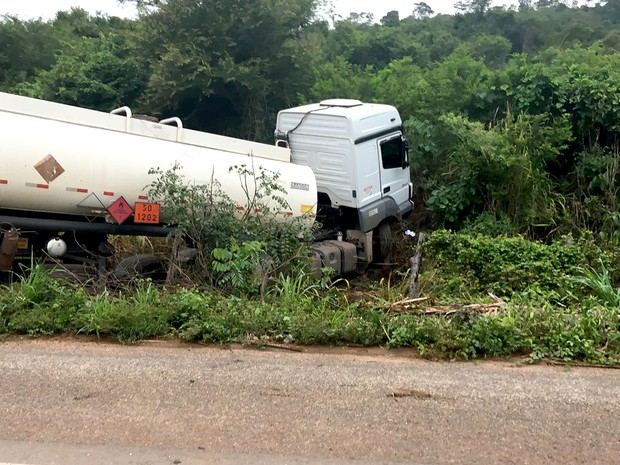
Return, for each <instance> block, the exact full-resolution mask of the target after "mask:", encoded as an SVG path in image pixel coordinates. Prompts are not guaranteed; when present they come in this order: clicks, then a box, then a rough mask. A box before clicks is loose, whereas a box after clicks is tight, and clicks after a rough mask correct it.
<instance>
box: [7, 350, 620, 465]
mask: <svg viewBox="0 0 620 465" xmlns="http://www.w3.org/2000/svg"><path fill="white" fill-rule="evenodd" d="M0 419H1V420H0V462H14V463H17V462H18V461H19V463H30V464H41V465H55V463H62V462H61V461H60V460H61V459H58V457H63V455H62V454H61V453H58V452H55V454H56V455H54V454H51V453H50V452H49V451H50V450H54V451H58V450H65V451H69V450H72V451H74V452H75V453H76V454H78V452H79V451H82V452H83V453H84V454H86V453H87V451H90V452H93V451H96V450H103V449H102V448H107V449H106V450H109V451H111V454H112V455H114V456H115V457H116V459H117V461H115V462H113V463H155V462H153V461H150V460H147V459H144V460H143V461H140V460H139V459H138V457H139V455H140V454H143V455H144V457H146V456H147V455H145V454H147V453H148V451H151V452H152V453H155V452H157V453H158V454H160V455H161V457H164V456H165V457H168V459H162V461H161V463H175V460H176V461H178V463H184V464H185V465H187V464H190V463H222V464H223V463H246V462H244V460H246V459H247V463H263V462H261V460H263V461H264V463H317V464H319V463H323V464H327V463H330V464H332V463H333V464H335V463H343V464H344V463H347V464H348V463H359V464H361V463H386V464H387V463H410V464H430V465H443V464H484V465H490V464H536V465H539V464H540V465H544V464H601V465H602V464H609V465H611V464H617V463H620V459H619V457H620V371H619V370H613V369H596V368H564V367H550V366H544V365H536V366H529V365H523V364H520V363H515V362H498V361H493V362H480V363H472V362H467V363H448V362H443V363H435V362H428V361H424V360H419V359H416V358H415V357H413V356H412V354H411V353H410V352H409V351H406V350H400V351H385V350H383V349H380V348H372V349H363V348H311V349H307V348H294V350H282V349H275V348H267V349H266V350H255V349H244V348H239V347H235V348H220V347H207V346H199V345H184V344H178V343H168V342H157V341H152V342H146V343H143V344H140V345H136V346H120V345H115V344H109V343H100V342H99V343H98V342H93V341H85V340H76V339H71V338H58V339H48V340H42V339H41V340H8V341H4V342H1V343H0ZM35 445H36V447H35ZM63 448H64V449H63ZM130 450H135V455H133V454H131V456H130V455H129V452H127V451H130ZM172 450H174V451H175V452H174V454H173V455H174V457H177V458H174V459H173V458H171V457H173V455H171V454H168V455H166V451H172ZM66 453H68V452H66ZM183 454H185V455H183ZM196 454H198V458H196V457H197V455H196ZM200 454H203V456H201V455H200ZM207 456H208V457H211V461H208V460H207V458H206V457H207ZM55 457H56V458H55ZM66 457H68V456H65V459H66ZM72 457H73V456H72ZM85 457H86V455H85ZM89 457H90V458H89V459H85V461H84V462H83V463H89V465H95V464H96V463H97V462H96V461H94V460H93V458H92V456H90V455H89ZM119 457H120V458H119ZM122 457H126V458H127V460H126V461H123V459H122ZM130 457H131V458H130ZM201 457H202V458H201ZM213 457H219V459H218V460H215V459H214V458H213ZM225 457H228V458H229V459H230V461H229V462H227V461H226V460H224V458H225ZM240 457H245V459H244V460H241V459H240ZM56 460H57V461H56ZM74 463H76V464H78V463H81V462H78V460H77V459H75V460H74ZM102 463H112V462H110V461H109V460H108V461H104V462H102ZM158 463H159V462H158Z"/></svg>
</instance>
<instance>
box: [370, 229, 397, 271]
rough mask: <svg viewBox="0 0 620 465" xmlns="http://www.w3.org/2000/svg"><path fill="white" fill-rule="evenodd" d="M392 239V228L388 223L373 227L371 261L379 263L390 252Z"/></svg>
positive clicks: (392, 245)
mask: <svg viewBox="0 0 620 465" xmlns="http://www.w3.org/2000/svg"><path fill="white" fill-rule="evenodd" d="M393 248H394V241H393V239H392V228H391V227H390V224H389V223H383V224H381V225H379V226H378V227H376V228H375V230H374V231H373V237H372V256H373V262H375V263H380V262H382V261H384V260H385V259H386V258H388V257H389V255H390V254H391V253H392V249H393Z"/></svg>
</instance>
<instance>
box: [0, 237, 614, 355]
mask: <svg viewBox="0 0 620 465" xmlns="http://www.w3.org/2000/svg"><path fill="white" fill-rule="evenodd" d="M439 239H440V241H439V243H437V244H436V245H435V247H438V246H439V245H441V248H440V253H438V254H435V255H434V256H433V257H432V258H433V259H434V260H435V261H434V262H432V261H431V260H428V262H427V263H429V262H430V263H432V265H433V268H431V269H429V270H427V272H426V273H427V274H425V276H426V278H425V279H426V280H427V282H426V283H425V287H423V288H424V289H428V290H429V291H432V292H435V294H434V295H433V294H432V292H429V293H428V294H427V296H429V297H431V298H432V299H435V302H448V301H454V300H455V299H457V297H458V295H460V297H461V298H463V296H467V298H468V299H470V300H468V303H474V302H483V301H484V298H485V297H486V293H484V294H482V293H475V292H469V288H466V287H463V288H464V289H465V290H466V291H468V293H467V294H465V293H460V294H458V295H457V294H443V296H442V294H441V293H438V292H437V289H438V285H439V284H442V283H443V284H445V283H451V282H456V280H457V279H459V276H460V279H461V281H462V282H465V283H466V284H467V283H477V284H476V285H477V286H478V287H477V289H488V288H489V286H492V287H493V288H494V289H497V288H499V289H500V290H501V289H502V288H501V287H500V286H498V285H497V283H503V284H504V285H505V284H506V283H511V282H515V281H514V278H511V277H504V276H501V273H506V272H512V271H514V272H516V273H517V275H518V276H519V277H520V279H521V280H522V281H521V282H519V283H518V286H515V287H513V288H510V287H508V288H506V289H505V294H504V295H503V296H504V297H505V300H506V302H507V304H506V305H505V306H503V307H502V308H501V309H500V310H498V311H496V312H494V313H489V314H478V313H456V314H450V315H445V314H444V315H442V314H425V313H424V309H423V308H422V309H420V311H418V312H416V311H415V310H413V311H412V313H405V314H403V313H397V312H387V311H386V310H385V309H386V305H388V304H389V303H393V302H395V301H398V300H401V299H402V298H403V297H404V296H405V294H406V291H407V287H408V286H407V275H406V274H399V273H393V274H392V275H391V276H390V277H389V278H386V279H384V280H381V281H379V282H377V283H376V284H374V285H373V284H370V285H368V284H366V287H365V288H364V290H359V289H356V290H351V289H350V287H349V283H348V282H347V286H346V288H343V287H342V286H339V285H334V283H331V282H330V281H329V279H328V275H327V274H326V275H325V276H324V277H323V278H322V279H320V280H318V281H317V280H315V279H313V278H312V276H310V275H309V274H308V273H307V272H304V271H303V270H302V271H300V270H296V271H293V272H290V273H288V274H283V273H282V274H279V275H278V277H277V278H275V279H274V280H273V281H272V282H271V289H270V291H269V292H267V293H266V294H265V296H264V298H262V299H261V298H259V297H258V296H254V297H252V296H251V294H248V295H246V296H244V295H241V296H235V295H232V296H231V295H229V294H226V293H223V292H218V291H209V292H204V291H200V290H190V289H166V288H162V287H157V286H155V285H154V284H153V283H152V282H150V281H148V280H143V281H137V282H136V283H134V285H133V287H131V288H125V289H124V290H123V291H115V292H111V291H106V292H103V293H100V294H97V295H89V294H87V293H86V292H85V291H84V290H82V289H81V288H77V287H72V286H70V285H67V284H62V283H60V282H58V281H56V280H55V279H53V278H52V276H50V274H49V273H48V272H47V271H46V270H45V269H43V268H42V267H35V269H34V270H33V271H32V272H31V273H30V274H29V275H28V276H27V277H24V278H22V279H21V280H19V281H18V282H16V283H15V284H13V285H10V286H4V287H0V334H27V335H31V336H38V335H49V334H59V333H65V332H69V333H75V334H92V335H96V336H98V337H106V338H114V339H116V340H118V341H121V342H124V343H132V342H137V341H140V340H142V339H145V338H151V337H170V338H178V339H180V340H183V341H201V342H208V343H220V344H229V343H233V342H238V343H246V342H248V341H251V342H253V343H255V342H257V341H258V343H262V342H265V341H282V340H285V341H289V342H296V343H299V344H362V345H386V346H388V347H411V348H413V350H415V351H416V352H417V353H419V354H420V355H421V356H424V357H431V358H460V359H477V358H485V357H510V356H513V355H527V356H528V357H529V359H530V360H532V361H536V360H540V359H543V358H553V359H559V360H562V361H566V362H568V361H587V362H591V363H597V364H619V363H620V313H619V311H620V306H619V302H618V300H619V299H618V295H619V294H620V292H619V291H618V290H617V288H616V287H615V285H614V280H613V273H612V271H610V270H609V267H608V265H607V264H606V263H607V262H606V259H604V258H603V257H602V256H600V257H599V258H600V260H596V261H595V262H596V263H597V264H598V266H597V268H596V270H595V269H594V268H593V267H591V266H590V265H588V264H587V262H585V259H586V251H587V247H582V246H580V247H579V249H578V250H576V249H574V248H572V245H567V246H559V245H555V246H553V248H552V249H550V250H547V249H545V248H544V247H543V246H542V245H541V244H536V245H535V246H532V245H530V244H526V243H522V242H520V241H516V242H515V241H512V240H511V241H508V242H509V243H508V245H505V244H504V245H502V244H501V241H502V240H503V239H501V238H500V239H496V241H495V243H494V244H493V243H491V242H489V241H487V240H486V239H478V240H477V242H476V241H474V240H473V239H472V238H471V237H469V236H467V237H465V238H463V237H456V238H454V237H451V236H447V233H443V232H442V233H440V236H439ZM437 240H438V239H436V241H437ZM463 241H465V242H466V243H467V244H473V246H472V248H470V249H466V248H463V246H462V245H463ZM498 241H499V243H498ZM431 244H432V242H431ZM487 246H488V247H487ZM485 247H486V248H490V250H491V251H492V252H493V253H489V252H488V250H486V249H485ZM511 247H513V248H515V249H514V250H512V249H511ZM530 247H533V249H529V248H530ZM550 247H551V246H550ZM562 247H569V250H564V249H562ZM523 248H524V250H525V252H523V250H522V249H523ZM506 251H509V252H510V254H507V255H509V257H510V261H507V260H508V259H507V258H506V254H505V253H504V252H506ZM448 257H453V259H452V260H451V261H450V262H449V263H448V262H446V261H445V260H448ZM480 257H487V258H488V259H489V260H488V262H487V264H488V265H489V267H490V269H487V270H481V271H484V272H485V273H486V274H483V273H478V274H475V273H473V272H472V271H474V270H475V268H474V267H473V266H470V265H469V260H471V259H472V258H476V259H478V258H480ZM576 257H580V259H581V260H583V262H582V263H581V264H578V265H574V263H575V262H576ZM517 258H518V260H517ZM519 260H521V261H522V262H519ZM528 260H529V261H528ZM544 260H548V261H551V262H553V263H555V264H558V263H559V264H560V265H561V266H563V268H561V269H560V271H561V273H560V274H559V276H560V279H563V280H565V282H568V283H570V284H571V287H570V289H569V291H568V292H564V291H563V290H562V289H558V288H557V285H554V286H548V285H546V283H548V282H549V281H548V280H549V279H550V274H547V273H551V268H545V267H541V268H537V267H539V264H541V263H543V262H544ZM554 260H555V262H554ZM532 262H533V263H532ZM545 266H546V265H545ZM530 269H538V270H539V271H540V274H539V275H536V274H532V273H531V272H530V271H528V270H530ZM429 277H432V279H433V282H432V283H429V282H428V279H429ZM528 277H529V278H528ZM485 279H486V280H485ZM528 279H529V281H528ZM472 289H474V290H475V289H476V287H475V286H472Z"/></svg>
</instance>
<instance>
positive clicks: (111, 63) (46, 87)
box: [15, 36, 146, 111]
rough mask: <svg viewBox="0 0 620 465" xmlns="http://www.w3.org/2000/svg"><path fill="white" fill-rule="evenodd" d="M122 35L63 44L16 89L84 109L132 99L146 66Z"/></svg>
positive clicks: (113, 105)
mask: <svg viewBox="0 0 620 465" xmlns="http://www.w3.org/2000/svg"><path fill="white" fill-rule="evenodd" d="M130 53H131V48H130V44H128V43H127V40H126V38H125V37H124V36H115V37H104V36H100V37H96V38H89V37H84V38H83V39H82V40H81V41H80V42H78V43H76V44H72V45H68V46H66V47H65V48H64V49H63V50H62V51H61V52H59V53H58V55H57V57H56V63H55V64H54V66H53V67H52V68H51V69H50V70H49V71H47V70H42V71H39V73H38V75H37V78H36V79H35V80H34V82H24V83H20V84H18V85H16V86H15V92H16V93H19V94H23V95H27V96H30V97H36V98H41V99H45V100H51V101H55V102H60V103H67V104H71V105H80V106H83V107H86V108H93V109H100V110H106V111H110V110H111V109H113V108H117V107H119V106H122V105H125V104H129V103H131V102H134V101H135V100H136V99H137V98H138V96H139V95H140V94H141V93H142V91H143V90H144V87H145V84H144V83H145V80H146V69H145V68H144V66H143V65H142V64H141V62H140V60H139V59H138V58H137V57H135V56H134V57H132V56H131V55H130Z"/></svg>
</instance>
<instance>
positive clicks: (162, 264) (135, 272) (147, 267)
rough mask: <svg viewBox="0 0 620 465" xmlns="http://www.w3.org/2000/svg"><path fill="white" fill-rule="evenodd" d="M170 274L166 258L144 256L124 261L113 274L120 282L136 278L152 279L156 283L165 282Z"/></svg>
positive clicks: (128, 258)
mask: <svg viewBox="0 0 620 465" xmlns="http://www.w3.org/2000/svg"><path fill="white" fill-rule="evenodd" d="M167 274H168V261H167V260H166V259H165V258H164V257H158V256H156V255H150V254H142V255H132V256H131V257H127V258H126V259H124V260H122V261H121V262H120V263H119V264H118V265H117V266H116V268H115V270H114V272H113V273H112V277H114V278H115V279H118V280H130V279H134V278H151V279H152V280H154V281H163V280H165V279H166V275H167Z"/></svg>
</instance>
